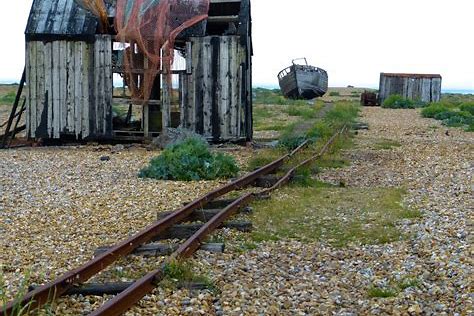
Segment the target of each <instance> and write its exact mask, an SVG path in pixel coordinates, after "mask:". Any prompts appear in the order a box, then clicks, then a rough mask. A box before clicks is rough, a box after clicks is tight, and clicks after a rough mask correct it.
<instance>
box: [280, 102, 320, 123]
mask: <svg viewBox="0 0 474 316" xmlns="http://www.w3.org/2000/svg"><path fill="white" fill-rule="evenodd" d="M319 111H320V108H319V107H317V106H311V105H308V104H305V105H290V106H289V107H288V110H287V113H288V115H290V116H301V117H303V118H305V119H311V118H315V117H316V116H317V115H318V113H319Z"/></svg>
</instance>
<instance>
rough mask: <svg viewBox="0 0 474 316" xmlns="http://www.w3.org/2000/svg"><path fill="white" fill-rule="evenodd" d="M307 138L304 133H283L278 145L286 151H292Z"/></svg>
mask: <svg viewBox="0 0 474 316" xmlns="http://www.w3.org/2000/svg"><path fill="white" fill-rule="evenodd" d="M306 140H307V137H306V136H305V135H292V134H288V133H287V134H284V135H282V136H281V137H280V141H279V143H278V144H279V146H280V147H281V148H284V149H286V150H287V151H292V150H295V149H296V148H298V147H299V146H300V145H302V144H303V143H304V142H305V141H306Z"/></svg>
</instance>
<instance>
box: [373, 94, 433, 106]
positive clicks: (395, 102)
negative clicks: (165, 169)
mask: <svg viewBox="0 0 474 316" xmlns="http://www.w3.org/2000/svg"><path fill="white" fill-rule="evenodd" d="M424 106H426V103H425V102H422V101H420V100H415V101H413V100H410V99H406V98H404V97H402V96H401V95H398V94H394V95H391V96H389V97H388V98H387V99H385V101H384V102H383V104H382V107H383V108H389V109H415V108H420V107H424Z"/></svg>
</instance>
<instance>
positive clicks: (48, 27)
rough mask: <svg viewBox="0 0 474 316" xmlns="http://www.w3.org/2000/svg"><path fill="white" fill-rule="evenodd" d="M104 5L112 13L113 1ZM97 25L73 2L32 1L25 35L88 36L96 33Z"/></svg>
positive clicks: (93, 17) (96, 21)
mask: <svg viewBox="0 0 474 316" xmlns="http://www.w3.org/2000/svg"><path fill="white" fill-rule="evenodd" d="M106 3H107V5H108V7H109V11H113V10H114V3H115V0H107V1H106ZM110 13H113V12H110ZM98 23H99V22H98V20H97V18H96V17H95V16H94V15H93V14H92V13H90V12H88V11H87V10H85V9H83V8H82V7H81V6H79V5H78V4H77V3H76V2H75V1H74V0H33V4H32V6H31V11H30V16H29V18H28V24H27V26H26V31H25V34H26V35H27V36H34V35H63V36H71V37H74V36H76V35H77V36H90V35H94V34H95V33H96V30H97V25H98Z"/></svg>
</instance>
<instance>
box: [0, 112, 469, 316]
mask: <svg viewBox="0 0 474 316" xmlns="http://www.w3.org/2000/svg"><path fill="white" fill-rule="evenodd" d="M362 120H363V121H364V122H367V123H369V125H370V130H369V131H362V132H360V133H359V135H358V137H357V138H356V143H357V146H356V148H355V149H353V150H350V151H348V152H346V153H345V154H346V156H347V158H348V159H350V160H351V162H352V164H351V166H350V167H347V168H344V169H339V170H328V171H326V172H324V173H323V174H322V175H321V178H322V179H323V180H325V181H331V182H335V183H339V182H340V181H344V182H345V183H346V185H348V186H357V187H368V188H370V187H380V186H396V187H399V186H403V187H405V188H406V189H407V191H408V195H407V197H406V201H405V203H406V204H407V206H410V207H414V208H417V209H419V210H420V211H422V213H423V218H422V219H418V220H405V221H404V222H402V223H400V226H401V229H402V230H403V231H404V232H405V233H406V234H408V235H410V236H412V237H411V238H408V239H407V240H405V241H400V242H395V243H391V244H386V245H372V246H357V245H352V246H349V247H347V248H344V249H337V248H333V247H330V246H329V245H327V244H325V243H309V244H308V243H306V244H303V243H300V242H297V241H280V242H268V243H263V244H260V245H259V246H258V248H257V249H255V250H252V251H248V252H244V253H242V252H239V251H233V250H232V249H233V245H232V244H229V248H230V249H229V251H228V252H227V253H225V254H219V255H218V254H209V253H205V252H198V254H197V256H196V259H195V260H194V261H195V268H196V270H198V271H203V272H205V273H210V274H211V275H212V278H213V280H214V282H215V284H216V285H217V288H218V291H217V292H214V293H211V292H209V291H201V292H198V293H189V292H188V291H187V290H177V291H171V290H168V289H157V290H156V291H155V292H154V293H153V294H152V295H149V296H147V297H146V298H145V299H143V300H142V301H141V302H140V304H139V305H138V306H136V307H135V308H133V309H132V310H131V311H130V312H129V313H127V314H128V315H365V314H373V315H473V314H474V312H473V308H472V306H473V303H474V302H473V293H472V285H473V282H472V281H473V279H472V276H471V275H472V274H473V273H472V272H473V271H472V267H473V257H474V256H473V255H474V253H473V249H472V220H473V198H472V189H473V182H472V172H473V169H474V167H473V163H472V156H473V149H474V137H473V134H472V133H471V134H470V133H465V132H463V131H461V130H456V129H447V128H444V127H441V126H440V125H439V123H437V122H435V121H433V120H429V119H422V118H420V116H419V114H418V113H417V112H416V110H385V109H380V108H365V109H364V111H363V118H362ZM448 130H449V132H448V134H449V135H446V132H447V131H448ZM382 139H389V140H394V141H397V142H399V143H400V144H401V145H402V146H401V147H396V148H393V149H390V150H374V149H373V146H374V144H375V143H377V142H379V141H380V140H382ZM102 154H103V153H100V152H95V151H94V149H89V148H86V149H77V150H57V149H56V150H54V149H39V150H38V149H35V150H24V151H9V152H0V159H2V161H3V162H4V163H3V164H2V166H0V189H1V191H2V197H1V199H2V200H1V204H0V216H1V220H2V222H1V223H2V226H0V237H1V242H2V249H6V251H2V253H1V254H0V259H1V261H0V262H1V263H2V265H4V266H6V267H9V268H7V271H6V279H7V280H8V281H9V282H10V283H11V284H12V287H11V288H14V286H16V284H17V280H18V277H17V276H18V274H19V273H22V272H24V271H25V270H27V269H29V268H31V267H33V276H34V277H36V278H37V279H41V280H44V278H43V277H44V275H45V276H46V279H50V278H51V277H52V276H53V275H52V273H55V274H57V273H58V271H64V270H66V269H67V268H69V267H72V266H76V265H77V264H79V263H81V262H83V261H84V260H87V259H89V258H90V256H91V253H92V251H93V249H94V248H95V247H96V246H98V245H103V244H107V243H109V242H112V241H114V240H115V239H116V238H117V237H118V236H120V237H123V236H124V235H127V234H130V233H132V232H135V231H136V230H137V229H138V228H140V227H143V226H144V225H145V224H147V223H149V221H151V220H153V219H154V217H155V216H156V210H159V209H161V210H164V209H169V208H172V207H176V206H177V204H179V203H180V202H182V201H185V200H189V199H190V198H191V196H196V195H198V194H200V193H203V192H204V191H207V190H208V189H209V187H210V186H212V185H217V183H210V184H207V183H206V184H203V185H200V186H199V188H196V187H198V186H192V185H191V186H188V185H186V184H181V183H166V184H165V183H162V182H154V183H153V184H154V185H150V182H148V181H143V180H139V179H137V178H136V176H135V175H136V172H137V170H138V168H139V167H141V166H143V165H144V164H145V163H146V162H147V161H148V160H149V158H150V157H151V153H148V152H146V151H143V150H138V149H136V150H132V151H126V152H121V153H119V154H114V155H112V160H111V162H109V163H101V162H99V161H98V159H99V157H100V156H101V155H102ZM116 155H120V156H116ZM3 192H5V194H4V193H3ZM170 197H171V198H172V199H173V200H171V198H170ZM173 202H175V203H173ZM256 211H258V210H256ZM90 222H92V224H91V223H90ZM4 223H5V224H4ZM59 231H61V233H59ZM225 234H228V235H229V236H230V237H232V238H229V239H234V240H238V239H239V238H238V236H239V234H236V233H234V232H226V233H225ZM236 235H237V236H236ZM7 246H8V247H7ZM61 258H63V259H61ZM71 258H74V259H73V260H71ZM129 260H130V261H133V260H137V259H134V258H131V259H129ZM156 261H159V260H156ZM144 264H149V262H148V261H146V262H145V263H144ZM4 269H5V268H4ZM10 270H11V271H10ZM42 274H44V275H42ZM406 278H410V279H414V278H416V279H417V280H418V281H417V284H416V286H409V287H407V288H405V289H404V290H403V291H401V292H400V293H399V294H398V295H397V296H396V297H390V298H368V295H367V291H368V289H369V288H371V287H373V286H380V287H387V286H390V284H393V283H395V282H402V281H403V280H405V279H406ZM101 301H103V298H95V297H87V298H83V297H74V298H71V299H61V300H59V301H58V302H57V307H56V312H55V314H56V315H65V314H70V315H80V314H82V313H87V312H88V311H90V310H91V309H93V308H94V307H95V306H97V305H98V304H99V303H100V302H101ZM71 307H74V308H75V309H73V310H71ZM66 310H69V313H68V312H66ZM79 311H82V312H79Z"/></svg>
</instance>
